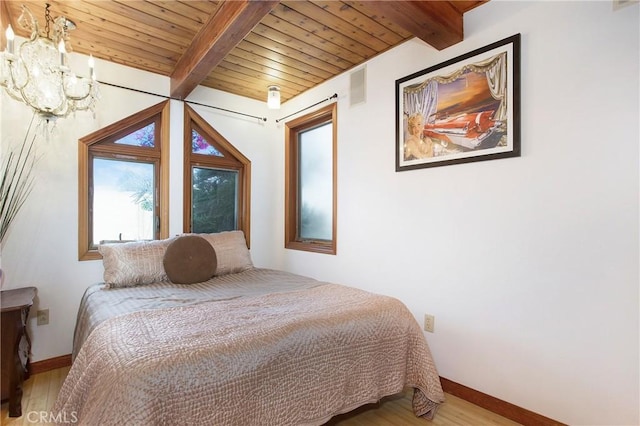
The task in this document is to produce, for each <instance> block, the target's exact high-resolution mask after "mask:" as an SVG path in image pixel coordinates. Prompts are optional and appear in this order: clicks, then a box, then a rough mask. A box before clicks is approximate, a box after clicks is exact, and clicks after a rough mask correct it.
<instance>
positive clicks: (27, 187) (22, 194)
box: [0, 115, 36, 245]
mask: <svg viewBox="0 0 640 426" xmlns="http://www.w3.org/2000/svg"><path fill="white" fill-rule="evenodd" d="M34 118H35V115H34V116H33V118H32V119H31V122H30V123H29V128H28V129H27V133H26V134H25V136H24V139H23V141H22V144H21V145H19V146H16V147H12V148H9V150H8V151H7V152H6V153H4V155H3V157H5V156H6V157H5V158H2V163H1V164H0V173H1V174H2V175H1V177H2V181H1V182H0V245H1V244H2V242H4V239H5V237H6V235H7V232H8V231H9V227H10V226H11V223H12V222H13V220H14V219H15V217H16V215H17V214H18V212H19V211H20V209H21V208H22V205H23V204H24V202H25V201H26V200H27V197H28V196H29V194H30V193H31V189H33V178H34V177H33V167H34V165H35V161H36V159H35V153H34V145H35V139H36V136H35V134H34V135H33V136H32V137H31V138H30V137H29V134H30V131H31V126H32V124H33V120H34Z"/></svg>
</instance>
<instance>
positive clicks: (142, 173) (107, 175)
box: [78, 101, 169, 260]
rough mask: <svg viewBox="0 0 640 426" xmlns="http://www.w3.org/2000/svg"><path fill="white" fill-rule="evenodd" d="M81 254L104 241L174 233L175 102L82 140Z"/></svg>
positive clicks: (90, 254)
mask: <svg viewBox="0 0 640 426" xmlns="http://www.w3.org/2000/svg"><path fill="white" fill-rule="evenodd" d="M78 164H79V170H78V179H79V183H78V190H79V194H78V200H79V203H78V204H79V206H78V219H79V220H78V225H79V229H78V257H79V259H80V260H91V259H100V258H101V256H100V254H99V253H98V245H99V244H100V243H101V242H117V241H136V240H154V239H160V238H167V237H168V235H169V102H168V101H165V102H162V103H160V104H157V105H155V106H152V107H150V108H147V109H145V110H144V111H140V112H138V113H136V114H134V115H132V116H130V117H127V118H125V119H123V120H120V121H118V122H116V123H113V124H111V125H109V126H107V127H105V128H103V129H100V130H98V131H96V132H94V133H92V134H90V135H87V136H85V137H83V138H81V139H80V140H79V143H78Z"/></svg>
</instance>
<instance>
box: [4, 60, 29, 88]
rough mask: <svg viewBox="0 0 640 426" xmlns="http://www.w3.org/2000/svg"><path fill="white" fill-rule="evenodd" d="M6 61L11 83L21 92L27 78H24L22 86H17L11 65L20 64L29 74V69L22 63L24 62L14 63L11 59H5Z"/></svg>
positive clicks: (27, 80)
mask: <svg viewBox="0 0 640 426" xmlns="http://www.w3.org/2000/svg"><path fill="white" fill-rule="evenodd" d="M7 62H9V76H10V77H11V84H12V86H13V87H14V89H15V90H17V91H19V92H22V89H24V88H25V87H27V85H28V84H29V80H30V79H29V78H27V79H25V81H24V84H23V85H22V86H18V85H17V84H16V77H15V74H14V71H13V67H15V66H20V65H22V67H23V68H24V69H25V71H26V73H27V75H28V74H29V70H27V67H26V66H25V65H24V62H22V61H19V64H17V65H16V64H14V62H15V61H13V60H11V59H7Z"/></svg>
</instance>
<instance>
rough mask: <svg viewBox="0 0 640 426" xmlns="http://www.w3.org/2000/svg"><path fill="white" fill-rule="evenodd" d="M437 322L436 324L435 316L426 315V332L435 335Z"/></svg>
mask: <svg viewBox="0 0 640 426" xmlns="http://www.w3.org/2000/svg"><path fill="white" fill-rule="evenodd" d="M435 322H436V318H435V317H434V316H433V315H429V314H424V331H428V332H429V333H433V328H434V326H435Z"/></svg>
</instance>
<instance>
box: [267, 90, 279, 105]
mask: <svg viewBox="0 0 640 426" xmlns="http://www.w3.org/2000/svg"><path fill="white" fill-rule="evenodd" d="M267 107H268V108H269V109H280V88H279V87H278V86H269V87H268V88H267Z"/></svg>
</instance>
